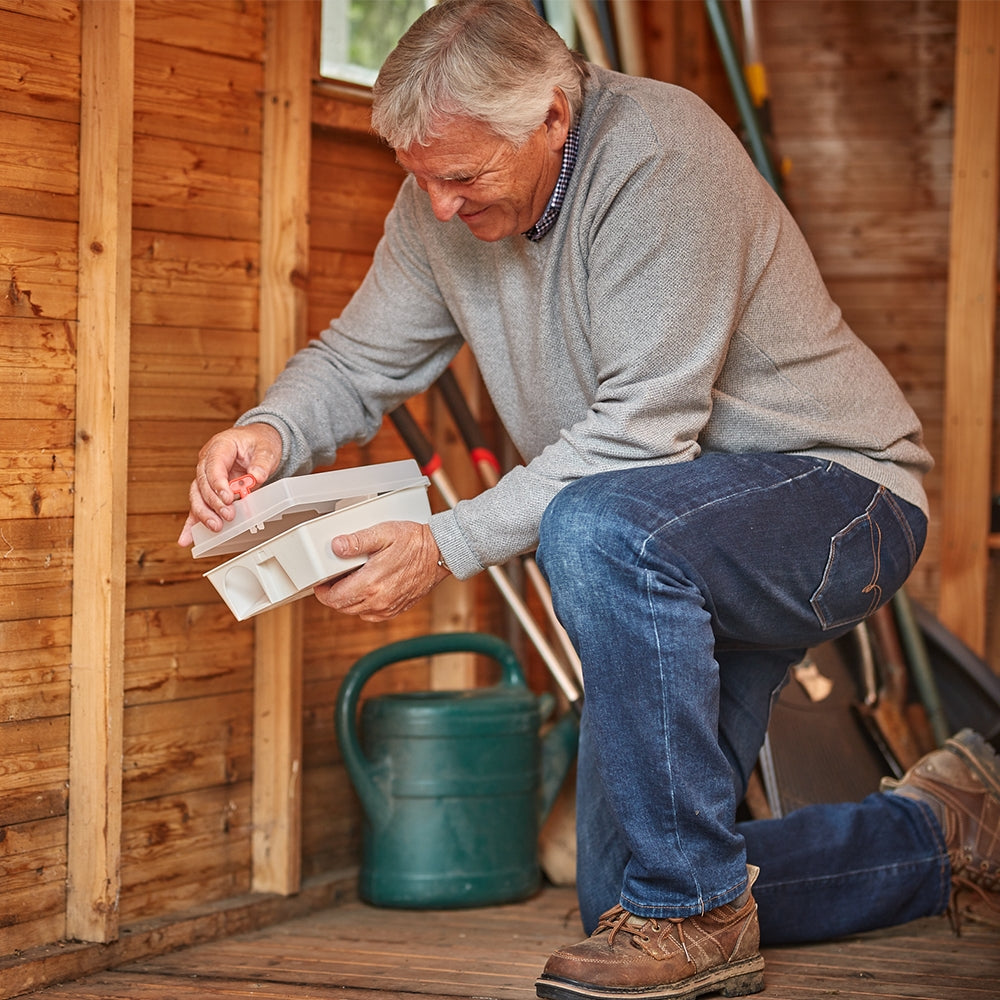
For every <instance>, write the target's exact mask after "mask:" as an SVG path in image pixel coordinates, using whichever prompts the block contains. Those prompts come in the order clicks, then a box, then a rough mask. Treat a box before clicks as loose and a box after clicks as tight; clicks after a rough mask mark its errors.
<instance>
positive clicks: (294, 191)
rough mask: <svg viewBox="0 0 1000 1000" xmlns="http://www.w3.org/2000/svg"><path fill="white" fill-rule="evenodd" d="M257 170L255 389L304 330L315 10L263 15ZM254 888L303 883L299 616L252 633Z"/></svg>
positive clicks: (279, 889) (288, 1)
mask: <svg viewBox="0 0 1000 1000" xmlns="http://www.w3.org/2000/svg"><path fill="white" fill-rule="evenodd" d="M265 18H266V20H265V31H266V38H265V50H264V60H265V65H264V130H263V139H262V142H263V162H262V166H261V170H262V177H261V247H260V259H261V275H260V338H261V339H260V369H259V379H260V389H261V392H263V390H264V389H266V388H267V386H268V385H269V384H270V383H271V382H272V381H273V379H274V377H275V376H276V375H277V374H278V372H279V371H281V369H282V367H284V364H285V361H287V359H288V357H289V356H290V355H291V354H292V353H294V351H295V349H296V348H297V347H298V345H299V344H300V343H301V336H302V335H303V334H304V332H305V325H306V315H307V312H306V293H305V283H306V276H307V273H308V267H309V222H308V218H309V216H308V211H309V158H310V151H309V150H310V96H311V95H310V90H311V75H312V67H313V61H312V59H311V54H312V53H313V25H314V4H313V3H312V2H310V0H269V2H268V3H267V5H266V7H265ZM255 662H256V669H255V678H254V778H253V823H254V832H253V887H254V889H255V890H256V891H258V892H276V893H282V894H286V895H287V894H290V893H294V892H297V891H298V889H299V884H300V881H301V848H300V840H301V769H302V608H301V606H300V605H299V604H298V603H293V604H291V605H286V606H285V607H282V608H277V609H275V610H274V611H271V612H269V613H268V614H266V615H263V616H261V617H260V618H259V619H258V620H257V624H256V653H255Z"/></svg>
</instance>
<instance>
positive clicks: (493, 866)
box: [336, 632, 579, 909]
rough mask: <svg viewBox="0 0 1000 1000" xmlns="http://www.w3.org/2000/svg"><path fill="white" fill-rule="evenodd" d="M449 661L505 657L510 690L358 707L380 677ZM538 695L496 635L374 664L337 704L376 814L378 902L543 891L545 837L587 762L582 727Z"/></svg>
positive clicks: (373, 879)
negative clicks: (582, 759)
mask: <svg viewBox="0 0 1000 1000" xmlns="http://www.w3.org/2000/svg"><path fill="white" fill-rule="evenodd" d="M439 653H480V654H483V655H485V656H489V657H491V658H492V659H493V660H495V661H496V662H497V663H498V664H499V666H500V671H501V679H500V681H499V683H497V684H495V685H493V686H491V687H485V688H476V689H472V690H464V691H408V692H400V693H396V694H388V695H381V696H379V697H377V698H370V699H368V700H366V701H365V703H364V705H363V707H362V710H361V733H362V740H361V741H360V742H359V739H358V724H357V716H358V711H357V708H358V700H359V697H360V694H361V689H362V687H363V686H364V684H365V682H366V681H367V680H368V679H369V678H370V677H371V676H372V675H373V674H375V673H376V672H377V671H379V670H381V669H382V668H383V667H387V666H389V665H390V664H393V663H398V662H400V661H402V660H412V659H417V658H419V657H425V656H434V655H436V654H439ZM553 705H554V699H553V698H552V696H551V695H547V694H546V695H541V696H540V697H538V696H536V695H534V694H533V693H532V692H531V691H530V690H529V689H528V686H527V684H526V683H525V680H524V674H523V673H522V671H521V667H520V664H519V663H518V660H517V656H516V655H515V653H514V651H513V650H512V649H511V648H510V646H508V645H507V643H505V642H503V641H502V640H501V639H498V638H496V637H495V636H491V635H486V634H484V633H480V632H449V633H441V634H435V635H427V636H420V637H417V638H415V639H405V640H403V641H402V642H396V643H392V644H390V645H388V646H385V647H383V648H381V649H377V650H375V651H374V652H371V653H369V654H368V655H367V656H363V657H362V658H361V659H360V660H358V661H357V663H355V664H354V666H353V667H352V668H351V669H350V671H349V672H348V674H347V676H346V677H345V678H344V683H343V685H342V686H341V689H340V693H339V695H338V697H337V708H336V722H337V741H338V743H339V744H340V750H341V754H342V756H343V759H344V763H345V764H346V765H347V770H348V772H349V774H350V776H351V780H352V781H353V782H354V787H355V789H356V790H357V793H358V797H359V798H360V799H361V804H362V806H363V809H364V813H365V822H364V830H363V842H362V864H361V875H360V881H359V886H358V893H359V895H360V896H361V898H362V899H364V900H365V901H367V902H369V903H373V904H375V905H376V906H395V907H411V908H425V909H431V908H450V907H466V906H487V905H493V904H497V903H503V902H510V901H513V900H517V899H524V898H525V897H527V896H530V895H531V894H532V893H533V892H535V891H536V889H537V888H538V886H539V882H540V872H539V864H538V832H539V828H540V826H541V823H542V821H543V820H544V818H545V817H546V816H547V815H548V811H549V809H550V808H551V807H552V803H553V802H554V801H555V798H556V796H557V795H558V792H559V788H560V786H561V785H562V783H563V779H564V778H565V776H566V773H567V771H568V770H569V768H570V766H571V765H572V763H573V759H574V757H575V754H576V745H577V737H578V732H579V730H578V723H577V719H576V716H575V715H574V714H573V713H572V712H567V713H565V714H564V715H563V716H562V718H561V719H560V720H559V721H558V722H557V723H556V724H555V725H554V726H553V727H552V728H551V729H550V730H549V731H548V733H547V734H546V736H545V738H544V739H542V738H541V735H540V732H539V730H540V726H541V724H542V722H543V719H544V717H545V716H547V715H548V714H549V713H550V712H551V710H552V707H553Z"/></svg>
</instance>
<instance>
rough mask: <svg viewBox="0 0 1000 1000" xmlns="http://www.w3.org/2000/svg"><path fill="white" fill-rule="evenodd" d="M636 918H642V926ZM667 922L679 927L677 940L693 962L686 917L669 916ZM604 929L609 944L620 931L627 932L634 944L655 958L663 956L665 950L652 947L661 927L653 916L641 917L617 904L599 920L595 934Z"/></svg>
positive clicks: (686, 957) (686, 955) (611, 943)
mask: <svg viewBox="0 0 1000 1000" xmlns="http://www.w3.org/2000/svg"><path fill="white" fill-rule="evenodd" d="M636 919H639V920H642V921H643V923H642V925H641V926H637V925H636V924H635V923H634V921H635V920H636ZM667 923H669V924H671V925H672V926H673V927H676V928H677V941H678V943H679V944H680V946H681V949H682V950H683V952H684V958H685V959H687V961H688V962H691V961H692V959H691V955H690V953H689V952H688V947H687V941H686V940H685V939H684V918H683V917H668V918H667ZM603 931H608V932H609V933H608V945H609V946H611V945H613V944H614V943H615V938H617V937H618V934H619V933H622V934H627V935H628V936H629V937H631V938H632V944H633V946H635V947H637V948H640V949H641V950H642V951H645V952H646V953H647V954H649V955H652V956H653V957H654V958H663V957H664V955H663V952H662V951H661V950H660V949H653V948H651V947H650V945H651V943H652V940H653V939H652V935H651V934H650V932H652V934H656V935H658V934H660V933H661V928H660V924H659V923H658V922H657V920H655V919H654V918H653V917H640V916H638V914H633V913H630V912H629V911H628V910H626V909H625V908H624V907H623V906H616V907H614V908H613V909H611V910H608V912H607V913H605V914H603V915H602V916H601V918H600V920H599V921H598V924H597V927H596V928H595V929H594V934H595V935H597V934H600V933H601V932H603Z"/></svg>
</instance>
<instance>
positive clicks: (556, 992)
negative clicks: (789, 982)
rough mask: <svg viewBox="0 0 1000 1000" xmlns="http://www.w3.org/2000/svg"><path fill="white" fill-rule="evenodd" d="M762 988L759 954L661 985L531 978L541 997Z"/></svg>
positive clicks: (616, 998)
mask: <svg viewBox="0 0 1000 1000" xmlns="http://www.w3.org/2000/svg"><path fill="white" fill-rule="evenodd" d="M763 988H764V959H763V958H762V957H761V956H760V955H755V956H754V957H753V958H747V959H744V960H743V961H742V962H736V963H734V964H732V965H724V966H721V967H720V968H717V969H709V970H708V971H706V972H702V973H699V974H698V975H696V976H691V977H690V978H689V979H684V980H681V982H679V983H669V984H666V985H663V986H621V987H614V986H591V985H589V984H588V983H579V982H575V981H574V980H572V979H556V978H553V977H549V976H542V977H541V978H539V979H537V980H536V981H535V995H536V996H538V997H541V998H542V1000H580V998H581V997H584V998H587V1000H601V998H610V1000H620V998H626V1000H627V998H628V997H636V998H641V1000H695V998H696V997H702V996H706V995H708V994H710V993H721V994H722V996H724V997H745V996H749V995H750V994H751V993H760V991H761V990H762V989H763Z"/></svg>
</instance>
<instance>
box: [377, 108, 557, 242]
mask: <svg viewBox="0 0 1000 1000" xmlns="http://www.w3.org/2000/svg"><path fill="white" fill-rule="evenodd" d="M440 131H441V135H440V137H439V138H437V139H433V140H431V142H430V144H429V145H427V146H421V145H419V144H416V143H415V144H414V145H412V146H410V147H409V148H408V149H397V150H396V159H397V161H398V162H399V164H400V166H402V167H403V169H404V170H406V171H407V172H408V173H411V174H413V177H414V179H415V180H416V182H417V184H418V185H419V186H420V187H421V188H422V189H423V190H424V191H426V192H427V195H428V197H429V198H430V200H431V207H432V208H433V210H434V215H435V216H436V217H437V218H438V219H440V220H441V221H442V222H447V221H448V220H449V219H451V218H452V217H453V216H455V215H457V216H458V217H459V218H460V219H461V220H462V221H463V222H464V223H465V224H466V225H467V226H468V227H469V229H470V231H471V232H472V234H473V235H474V236H475V237H476V238H477V239H480V240H484V241H486V242H488V243H492V242H493V241H495V240H502V239H504V238H505V237H507V236H513V235H515V234H517V233H523V232H525V231H526V230H528V229H530V228H531V227H532V226H533V225H534V224H535V223H536V222H537V221H538V219H539V217H540V216H541V214H542V212H544V211H545V206H546V205H547V204H548V201H549V198H550V197H551V195H552V191H553V189H554V188H555V184H556V180H557V178H558V177H559V170H560V167H561V166H562V148H563V145H564V144H565V142H566V131H567V130H566V128H565V127H563V125H562V121H561V118H560V117H559V116H558V115H556V116H555V117H554V116H553V115H551V114H550V116H549V119H548V120H546V121H545V122H543V123H542V124H541V125H539V126H538V128H537V129H535V131H534V132H532V133H531V135H530V136H529V137H528V140H527V142H525V143H524V145H522V146H520V147H516V146H513V145H511V144H510V143H509V142H506V141H505V140H503V139H500V138H498V137H497V136H496V135H494V134H493V132H491V131H490V130H489V129H488V128H487V127H486V126H485V125H483V124H482V123H481V122H478V121H475V120H473V119H468V118H452V119H450V120H449V121H448V122H447V123H446V125H445V126H444V128H442V129H441V130H440Z"/></svg>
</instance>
